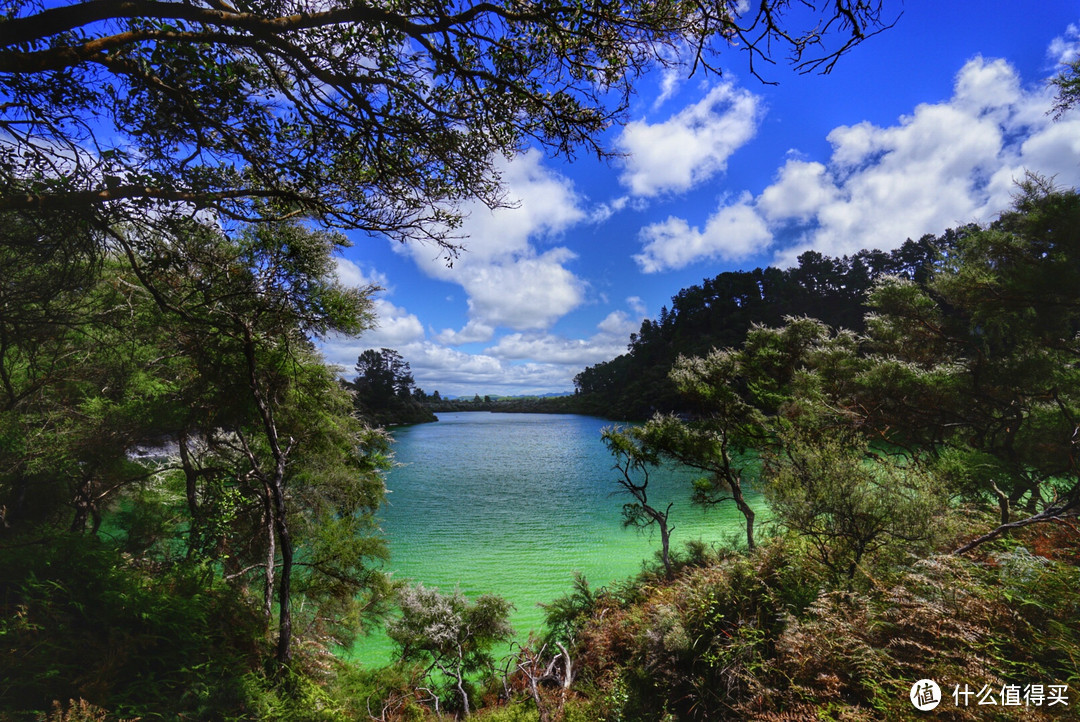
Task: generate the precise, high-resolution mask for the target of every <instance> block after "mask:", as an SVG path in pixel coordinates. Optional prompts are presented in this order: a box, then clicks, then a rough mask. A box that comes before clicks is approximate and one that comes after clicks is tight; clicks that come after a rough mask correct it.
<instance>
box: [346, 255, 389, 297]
mask: <svg viewBox="0 0 1080 722" xmlns="http://www.w3.org/2000/svg"><path fill="white" fill-rule="evenodd" d="M334 261H335V262H336V263H337V268H336V269H335V273H336V275H337V278H338V281H340V282H341V283H342V284H343V285H345V286H352V287H354V288H360V289H363V288H368V287H371V286H378V287H379V288H384V289H385V288H388V287H389V286H390V282H389V281H388V280H387V278H386V276H385V275H383V274H381V273H379V272H378V271H376V270H374V269H371V270H368V271H365V270H364V269H363V268H361V267H360V266H359V265H357V264H356V263H353V262H352V261H350V260H349V259H347V258H342V257H340V256H338V257H337V258H335V259H334Z"/></svg>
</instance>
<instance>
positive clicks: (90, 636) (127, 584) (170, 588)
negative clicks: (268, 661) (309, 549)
mask: <svg viewBox="0 0 1080 722" xmlns="http://www.w3.org/2000/svg"><path fill="white" fill-rule="evenodd" d="M211 579H212V576H211V575H210V574H208V572H207V570H206V569H202V568H187V569H185V568H172V569H168V568H161V567H155V566H148V567H135V568H133V567H132V566H131V565H130V563H129V561H128V559H126V558H125V556H124V555H122V554H121V553H119V552H118V551H117V550H116V549H115V548H112V547H111V546H110V545H108V544H106V543H104V542H101V541H98V540H96V539H94V538H92V537H91V538H85V537H80V536H72V535H68V534H63V533H62V534H60V535H57V536H51V535H50V536H43V537H39V538H38V539H37V540H35V541H33V542H29V541H28V542H26V543H24V544H23V545H22V546H20V547H19V548H15V549H12V548H8V549H6V550H5V552H4V554H3V555H0V620H2V621H0V644H2V645H3V649H4V653H3V654H2V655H0V680H2V682H0V713H14V712H28V711H31V710H45V709H48V708H49V705H50V702H51V701H52V700H57V699H69V698H70V699H81V700H84V701H85V702H86V703H89V704H92V705H95V706H97V707H100V708H104V709H108V710H111V711H113V712H116V713H120V714H123V715H125V716H128V715H130V716H141V715H142V714H143V712H144V711H145V710H147V709H153V710H155V713H156V714H159V715H164V716H170V715H180V714H193V715H198V716H201V715H206V714H213V713H214V712H212V711H216V713H219V714H220V713H221V712H224V711H227V710H236V709H238V708H239V701H240V694H239V689H238V685H237V677H238V676H239V674H241V673H242V672H243V671H244V670H247V669H251V668H253V667H255V666H257V665H258V660H259V656H260V653H261V652H262V648H261V629H260V627H259V625H258V622H257V619H255V618H253V617H252V615H251V614H250V612H249V608H248V606H247V604H246V601H247V600H246V599H245V598H243V597H242V596H238V595H237V593H236V590H235V589H232V588H229V587H228V586H227V585H226V584H224V583H223V582H221V581H220V580H213V581H210V580H211ZM68 714H69V715H70V714H72V713H70V712H69V713H68Z"/></svg>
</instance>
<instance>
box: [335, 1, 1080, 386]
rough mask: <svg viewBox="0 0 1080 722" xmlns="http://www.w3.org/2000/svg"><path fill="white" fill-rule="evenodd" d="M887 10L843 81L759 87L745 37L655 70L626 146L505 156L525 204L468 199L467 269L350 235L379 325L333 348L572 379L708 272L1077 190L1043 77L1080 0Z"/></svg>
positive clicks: (1073, 123) (1079, 17)
mask: <svg viewBox="0 0 1080 722" xmlns="http://www.w3.org/2000/svg"><path fill="white" fill-rule="evenodd" d="M886 8H887V11H888V10H889V9H891V11H892V12H893V14H897V13H900V12H902V13H903V14H902V16H901V17H900V18H899V20H898V22H897V24H896V26H895V27H894V28H892V29H891V30H888V31H886V32H884V33H882V34H881V35H879V36H877V37H874V38H871V39H870V40H868V41H867V42H865V43H864V44H863V45H861V46H860V47H858V48H856V49H855V50H854V51H853V52H852V53H850V54H849V55H848V56H846V57H844V58H843V59H842V60H841V61H840V62H839V63H838V64H837V66H836V68H835V69H834V71H833V72H832V73H831V74H830V75H825V76H821V75H797V74H795V73H793V72H792V71H791V70H790V69H788V68H787V67H785V66H784V65H783V63H782V62H780V63H778V64H777V65H775V66H769V67H764V68H759V70H761V71H762V74H763V75H765V76H766V77H767V79H769V80H772V81H776V82H777V83H778V84H777V85H764V84H762V83H761V82H760V81H758V80H757V79H755V78H754V77H753V76H752V75H751V74H750V72H749V68H748V65H747V61H746V56H745V53H743V52H741V51H739V50H738V48H730V49H729V50H728V51H727V52H726V53H725V54H724V55H723V56H722V57H721V59H720V65H721V66H722V68H723V71H724V72H723V74H722V76H719V77H718V76H715V75H711V76H700V75H698V76H695V77H693V78H689V79H688V78H686V77H685V73H684V74H683V75H672V74H667V75H665V74H664V73H662V72H657V73H655V74H653V75H651V76H649V77H647V78H645V79H644V81H643V82H642V83H640V84H639V86H638V93H637V95H636V96H635V98H634V100H633V104H632V107H631V110H630V113H629V118H630V122H629V123H628V124H626V125H625V126H622V127H618V128H612V129H611V130H610V131H609V132H608V133H607V135H606V136H605V139H604V140H605V142H606V144H607V146H608V147H610V148H613V149H615V150H618V151H621V152H622V153H623V157H622V158H620V159H618V160H614V161H606V162H601V161H597V160H596V159H595V158H593V157H590V156H586V155H582V156H580V157H579V158H577V159H576V160H574V161H572V162H568V161H567V160H566V159H564V158H552V157H548V156H545V155H544V154H543V153H541V152H540V151H537V150H535V149H534V150H529V151H527V152H525V153H523V154H521V155H520V156H518V157H516V158H514V159H513V160H512V161H509V162H507V163H505V164H504V166H503V168H502V172H503V178H504V181H505V182H506V184H507V189H508V193H509V197H510V198H512V199H516V200H518V201H519V202H518V205H517V207H516V208H513V209H500V210H497V211H494V212H492V211H489V210H488V209H487V208H485V207H482V206H473V207H467V208H466V209H465V210H466V211H467V212H468V213H469V215H468V218H467V220H466V222H465V225H464V231H465V233H467V234H468V235H469V238H468V239H466V241H465V247H466V251H465V253H464V254H463V255H462V257H461V258H460V259H459V260H458V261H457V262H456V263H455V264H454V266H453V268H447V267H446V266H445V264H444V263H443V262H442V260H441V257H440V255H439V253H438V252H437V250H436V249H435V248H432V247H430V246H423V245H411V246H402V245H399V244H393V243H391V242H390V241H388V240H386V239H383V238H370V237H364V236H361V235H357V236H355V237H354V238H352V240H353V242H354V246H353V247H352V248H350V249H348V250H346V252H345V253H344V255H343V257H342V258H341V259H340V261H339V265H338V268H339V274H338V275H339V277H340V278H341V279H342V281H343V282H345V283H350V284H357V285H366V284H369V283H377V284H378V285H379V286H381V287H383V289H384V290H383V291H382V292H380V293H379V294H378V297H377V300H376V311H377V313H378V317H379V318H378V324H379V325H378V327H377V328H375V329H372V330H371V331H369V332H367V333H366V334H364V335H363V336H362V337H360V338H358V339H333V340H331V341H329V342H327V343H326V344H324V347H323V349H324V353H325V354H326V356H327V358H328V360H330V361H331V362H333V363H337V364H341V365H343V366H345V367H347V368H348V369H350V370H351V368H352V365H353V364H354V363H355V361H356V357H357V356H358V355H359V353H360V352H361V351H363V350H364V349H366V348H380V347H389V348H394V349H397V350H398V351H399V352H400V353H401V354H402V356H403V357H404V358H405V360H406V361H408V362H409V363H410V364H411V366H412V369H413V373H414V376H415V378H416V381H417V384H418V385H419V386H421V387H422V388H424V389H425V390H426V391H428V392H429V393H430V392H432V391H434V390H436V389H437V390H439V391H440V392H441V393H442V394H444V395H468V396H472V395H473V394H474V393H479V394H481V395H483V394H522V393H546V392H558V391H570V390H572V389H573V377H574V375H575V374H577V373H578V372H579V371H581V370H582V369H583V368H584V367H585V366H587V365H592V364H595V363H597V362H600V361H604V360H607V359H610V358H613V357H614V356H616V355H618V354H620V353H622V352H623V351H625V348H626V344H627V343H628V341H629V335H630V333H631V332H634V331H636V330H637V329H638V327H639V326H640V324H641V320H642V319H643V318H645V317H650V318H652V317H655V316H656V315H657V314H658V313H659V311H660V307H661V306H662V305H665V304H668V303H669V302H670V298H671V296H673V295H674V294H675V293H677V292H678V291H679V290H680V289H681V288H684V287H686V286H689V285H691V284H695V283H700V282H701V281H702V280H703V279H705V278H711V277H712V276H715V275H716V274H718V273H721V272H723V271H728V270H735V269H752V268H755V267H757V266H765V265H780V266H786V265H790V264H791V263H793V262H794V259H795V258H796V257H797V256H798V254H799V253H801V252H802V251H804V250H807V249H810V248H813V249H816V250H819V251H821V252H822V253H825V254H829V255H842V254H846V253H852V252H854V251H857V250H859V249H861V248H868V247H875V248H880V249H883V250H888V249H891V248H895V247H896V246H899V245H900V244H901V243H903V242H904V240H905V239H907V238H917V237H919V236H921V235H923V234H924V233H940V232H941V231H943V230H945V229H946V228H948V227H952V226H956V225H958V224H962V223H967V222H971V221H988V220H990V219H992V218H993V217H994V216H995V215H996V213H997V212H999V211H1000V210H1002V209H1004V208H1006V207H1007V206H1008V205H1009V203H1010V194H1011V193H1012V192H1013V190H1014V183H1013V181H1014V179H1016V178H1022V177H1023V174H1024V172H1025V170H1030V171H1035V172H1039V173H1042V174H1045V175H1053V176H1056V179H1057V182H1058V183H1059V184H1060V185H1062V186H1067V187H1072V186H1080V112H1072V113H1070V114H1068V115H1066V116H1065V117H1063V118H1062V119H1060V120H1058V121H1053V120H1052V119H1051V118H1050V117H1049V116H1048V115H1047V109H1048V108H1049V107H1050V102H1051V97H1052V92H1051V90H1050V89H1048V88H1047V85H1046V80H1047V79H1048V78H1049V77H1051V76H1053V75H1055V74H1056V73H1057V72H1058V70H1059V67H1060V66H1059V64H1060V62H1062V61H1063V60H1071V59H1073V58H1075V57H1076V54H1077V52H1078V49H1080V3H1078V2H1075V1H1072V2H1064V1H1060V0H1040V1H1039V2H1024V3H1017V2H1015V0H1014V1H1013V2H1008V3H1006V2H1002V1H998V0H979V1H978V2H975V1H973V0H969V1H964V2H961V1H956V2H940V0H938V1H936V2H933V1H930V0H909V1H908V2H906V3H899V2H890V1H889V0H886ZM779 60H782V59H779ZM347 375H348V374H347Z"/></svg>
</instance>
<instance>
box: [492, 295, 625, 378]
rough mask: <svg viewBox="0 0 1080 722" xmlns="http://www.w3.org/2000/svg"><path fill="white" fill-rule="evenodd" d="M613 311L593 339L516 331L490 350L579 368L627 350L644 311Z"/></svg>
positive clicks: (510, 357) (505, 356)
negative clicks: (629, 340)
mask: <svg viewBox="0 0 1080 722" xmlns="http://www.w3.org/2000/svg"><path fill="white" fill-rule="evenodd" d="M632 310H633V311H634V315H633V316H631V315H630V314H628V313H626V312H625V311H621V310H618V311H612V312H611V313H609V314H608V315H607V316H605V317H604V319H603V320H602V321H600V323H598V324H597V326H596V329H597V332H596V333H595V334H593V335H592V336H590V337H589V338H565V337H563V336H558V335H555V334H548V333H531V334H523V333H515V334H509V335H506V336H503V337H502V338H501V339H499V342H498V343H497V344H495V345H494V346H492V347H491V348H489V349H487V350H486V353H488V354H491V355H492V356H495V357H497V358H500V359H507V360H520V359H532V360H534V361H539V362H542V363H549V364H568V365H571V366H573V367H575V368H576V369H580V368H581V367H582V366H587V365H591V364H595V363H599V362H601V361H607V360H609V359H612V358H614V357H616V356H618V355H619V354H621V353H624V352H625V351H626V342H627V339H628V338H629V337H630V334H631V333H633V332H634V331H637V330H638V329H639V328H640V327H641V321H642V319H643V318H644V313H643V312H642V313H638V312H637V309H632Z"/></svg>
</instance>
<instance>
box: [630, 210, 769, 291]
mask: <svg viewBox="0 0 1080 722" xmlns="http://www.w3.org/2000/svg"><path fill="white" fill-rule="evenodd" d="M751 201H752V199H751V196H750V194H749V193H744V194H743V196H742V197H740V198H739V200H738V201H736V202H735V203H734V204H732V205H727V206H721V207H720V208H719V209H718V210H717V211H716V212H715V213H714V214H713V215H712V216H710V217H709V219H708V221H707V222H706V223H705V228H704V229H703V230H699V229H697V228H691V227H690V224H689V223H687V222H686V221H685V220H683V219H682V218H675V217H674V216H672V217H669V218H668V219H667V220H666V221H663V222H661V223H653V224H652V225H649V226H646V227H645V228H643V229H641V233H640V239H641V241H642V252H641V253H638V254H635V255H634V260H635V261H636V262H637V264H638V267H639V268H640V269H641V270H642V271H643V272H644V273H655V272H657V271H667V270H671V269H677V268H683V267H685V266H687V265H689V264H691V263H693V262H695V261H698V260H701V259H705V258H722V259H725V260H733V259H738V258H745V257H747V256H749V255H752V254H754V253H757V252H759V251H761V250H762V249H764V248H766V247H767V246H769V245H770V244H771V243H772V233H771V232H770V231H769V229H768V227H767V225H766V224H765V221H764V220H763V219H762V218H761V216H760V215H759V214H758V213H757V211H756V210H755V209H754V208H753V207H752V205H751Z"/></svg>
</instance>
